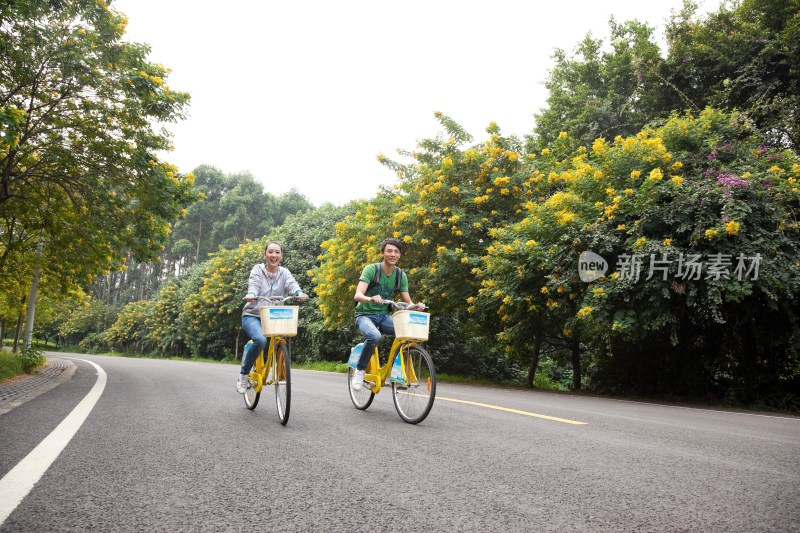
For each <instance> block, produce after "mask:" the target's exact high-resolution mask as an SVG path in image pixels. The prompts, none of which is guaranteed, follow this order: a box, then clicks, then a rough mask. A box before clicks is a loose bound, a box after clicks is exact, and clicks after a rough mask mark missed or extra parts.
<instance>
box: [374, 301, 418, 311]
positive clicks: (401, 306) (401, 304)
mask: <svg viewBox="0 0 800 533" xmlns="http://www.w3.org/2000/svg"><path fill="white" fill-rule="evenodd" d="M382 304H383V305H393V306H395V307H396V308H398V309H400V310H401V311H404V310H406V309H409V308H410V307H412V304H407V303H405V302H395V301H394V300H384V301H383V302H382ZM413 307H414V310H415V311H424V310H425V309H428V306H426V305H425V304H413Z"/></svg>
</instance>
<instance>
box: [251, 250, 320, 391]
mask: <svg viewBox="0 0 800 533" xmlns="http://www.w3.org/2000/svg"><path fill="white" fill-rule="evenodd" d="M264 260H265V262H264V263H259V264H257V265H256V266H254V267H253V269H252V270H251V271H250V279H249V280H248V283H247V295H246V296H245V300H247V303H246V304H245V305H244V309H242V328H243V329H244V332H245V333H246V334H247V336H248V337H249V338H250V339H251V340H252V341H253V342H252V343H250V344H248V345H247V346H246V347H245V350H244V353H243V354H242V367H241V369H240V370H239V377H238V378H236V390H237V391H238V392H239V394H244V393H245V392H246V391H247V389H248V388H249V387H250V386H251V385H252V384H251V383H250V379H249V378H248V374H249V372H250V369H251V368H252V367H253V364H254V363H255V360H256V357H258V354H260V353H261V351H262V350H263V349H264V347H265V346H266V345H267V339H266V337H264V334H263V332H262V330H261V317H260V315H259V308H260V307H261V301H262V300H259V299H258V297H259V296H261V297H264V296H267V297H269V296H288V295H290V294H291V295H294V296H296V297H297V299H298V300H301V301H304V300H307V299H308V296H307V295H306V294H305V293H304V292H303V291H302V290H301V289H300V285H299V284H298V283H297V281H295V279H294V276H292V273H291V272H289V269H288V268H284V267H282V266H280V264H281V261H282V260H283V247H282V246H281V245H280V244H278V243H277V242H272V241H270V242H268V243H267V246H266V248H264Z"/></svg>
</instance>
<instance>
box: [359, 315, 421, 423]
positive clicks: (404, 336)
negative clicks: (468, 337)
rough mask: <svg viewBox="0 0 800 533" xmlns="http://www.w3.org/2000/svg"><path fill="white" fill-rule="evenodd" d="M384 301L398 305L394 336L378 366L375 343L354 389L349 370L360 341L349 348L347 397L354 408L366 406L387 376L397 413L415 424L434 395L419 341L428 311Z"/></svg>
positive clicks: (369, 403)
mask: <svg viewBox="0 0 800 533" xmlns="http://www.w3.org/2000/svg"><path fill="white" fill-rule="evenodd" d="M384 303H385V304H387V305H391V306H393V307H394V308H396V309H398V311H396V312H395V313H393V314H392V322H393V323H394V329H395V338H394V342H393V343H392V348H391V350H390V352H389V358H388V360H387V361H386V364H385V365H383V366H381V365H380V359H379V354H378V347H377V346H376V347H375V352H374V353H373V354H372V357H371V358H370V360H369V364H368V365H367V369H366V373H365V374H364V385H363V386H362V387H361V390H358V391H357V390H354V389H353V374H354V373H355V371H356V364H357V363H358V359H359V357H360V356H361V350H360V349H359V348H360V347H363V343H362V344H359V345H356V346H355V347H354V348H353V350H352V351H351V355H350V359H349V360H348V362H347V365H348V367H349V368H348V371H347V383H348V390H349V391H350V400H352V402H353V405H354V406H355V407H356V409H360V410H362V411H363V410H365V409H367V408H368V407H369V406H370V405H371V404H372V400H373V399H374V398H375V395H376V394H378V393H379V392H380V390H381V387H382V386H383V385H384V384H385V383H386V380H387V379H388V380H389V382H390V383H391V384H392V400H394V407H395V409H397V414H399V415H400V418H402V419H403V421H405V422H408V423H409V424H419V423H420V422H422V421H423V420H425V417H427V416H428V414H429V413H430V412H431V408H432V407H433V401H434V399H435V398H436V371H435V370H434V368H433V360H432V359H431V356H430V354H428V352H427V350H425V348H423V347H422V345H421V343H422V342H424V341H426V340H428V328H429V324H430V314H428V313H425V312H422V311H414V310H410V309H408V307H409V306H408V304H405V303H403V302H393V301H390V300H384Z"/></svg>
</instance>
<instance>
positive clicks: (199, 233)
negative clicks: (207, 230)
mask: <svg viewBox="0 0 800 533" xmlns="http://www.w3.org/2000/svg"><path fill="white" fill-rule="evenodd" d="M202 240H203V219H202V218H201V219H200V223H199V224H198V225H197V248H196V249H195V252H194V264H195V265H196V264H197V263H199V262H200V241H202Z"/></svg>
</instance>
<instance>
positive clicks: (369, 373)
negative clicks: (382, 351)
mask: <svg viewBox="0 0 800 533" xmlns="http://www.w3.org/2000/svg"><path fill="white" fill-rule="evenodd" d="M412 346H416V343H415V342H414V341H412V340H409V339H397V338H395V339H394V341H393V342H392V349H391V350H389V359H388V360H387V361H386V364H385V365H383V366H380V359H379V358H378V347H377V346H376V347H375V351H374V352H373V353H372V357H370V360H369V363H367V369H366V372H365V373H364V381H365V382H369V383H374V385H372V386H371V387H370V389H371V390H372V392H374V393H375V394H378V392H380V390H381V387H382V386H383V384H384V382H385V381H386V379H387V378H388V377H389V374H391V372H392V363H393V362H394V358H395V354H396V353H398V352H399V353H400V355H399V356H400V368H401V369H402V371H403V378H404V379H406V380H409V381H416V380H417V376H416V373H415V372H414V369H413V368H411V365H409V364H407V363H406V359H405V355H404V353H405V351H406V350H408V349H409V348H411V347H412Z"/></svg>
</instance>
